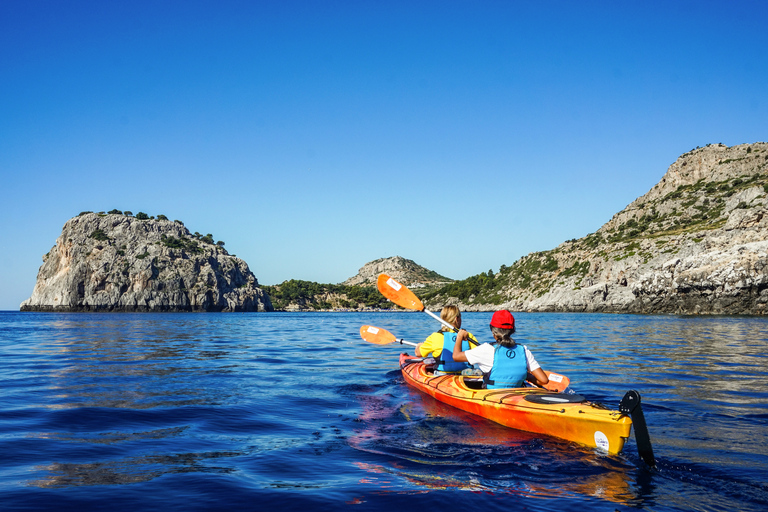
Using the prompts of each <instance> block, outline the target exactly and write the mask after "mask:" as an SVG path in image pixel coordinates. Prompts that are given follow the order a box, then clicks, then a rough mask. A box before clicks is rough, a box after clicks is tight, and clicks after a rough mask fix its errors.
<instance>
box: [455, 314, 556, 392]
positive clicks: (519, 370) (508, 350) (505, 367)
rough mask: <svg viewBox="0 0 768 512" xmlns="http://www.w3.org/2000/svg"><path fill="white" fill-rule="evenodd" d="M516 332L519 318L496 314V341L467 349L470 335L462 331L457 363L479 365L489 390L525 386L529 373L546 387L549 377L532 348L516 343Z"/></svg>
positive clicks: (457, 344) (493, 327)
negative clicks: (537, 360) (467, 339)
mask: <svg viewBox="0 0 768 512" xmlns="http://www.w3.org/2000/svg"><path fill="white" fill-rule="evenodd" d="M514 332H515V317H513V316H512V313H510V312H509V311H507V310H501V311H496V312H495V313H494V314H493V317H491V334H493V338H494V339H495V340H496V341H494V342H493V343H484V344H482V345H479V346H477V347H475V348H472V349H470V350H466V349H464V348H463V345H462V343H463V342H464V340H465V339H466V338H467V335H468V334H469V333H467V331H465V330H463V329H460V330H459V332H458V334H457V335H456V341H455V342H454V347H453V360H454V361H457V362H467V363H469V364H476V365H478V366H479V367H480V370H482V372H483V382H484V384H485V387H486V388H487V389H499V388H519V387H522V386H524V385H525V381H526V379H527V378H528V375H529V374H530V376H531V377H532V380H533V381H534V383H535V384H537V385H538V386H543V385H544V384H546V383H547V382H549V378H548V377H547V374H546V373H544V370H542V369H541V366H539V363H537V362H536V359H534V358H533V354H531V352H530V350H528V347H526V346H524V345H518V344H517V343H515V340H513V339H512V334H514Z"/></svg>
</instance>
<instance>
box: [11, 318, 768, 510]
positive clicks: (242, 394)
mask: <svg viewBox="0 0 768 512" xmlns="http://www.w3.org/2000/svg"><path fill="white" fill-rule="evenodd" d="M490 316H491V314H490V313H471V312H470V313H464V315H463V320H464V327H465V328H467V329H468V330H469V331H471V332H473V333H474V334H475V335H476V336H477V337H478V338H479V339H480V340H481V341H490V331H489V329H488V323H489V321H490ZM515 316H516V320H517V334H516V340H517V341H518V343H522V344H524V345H527V346H528V348H529V349H530V350H531V352H532V353H533V355H534V356H535V358H536V359H537V360H538V362H539V363H540V364H541V365H542V367H543V368H544V369H547V370H552V371H556V372H559V373H562V374H565V375H567V376H568V377H569V378H570V380H571V388H572V389H573V390H574V391H576V392H577V393H579V394H581V395H584V396H585V397H586V398H587V399H588V400H590V401H593V402H596V403H600V404H603V405H605V406H606V407H609V408H613V409H616V408H617V407H618V403H619V401H620V399H621V398H622V396H623V395H624V394H625V393H626V392H627V391H629V390H636V391H637V392H639V393H640V395H641V397H642V408H643V412H644V415H645V419H646V422H647V424H648V430H649V433H650V437H651V442H652V443H653V450H654V453H655V456H656V467H655V468H651V467H649V466H647V465H646V464H645V463H644V462H643V461H642V460H641V458H640V457H639V455H638V451H637V445H636V441H635V439H634V437H631V438H630V439H629V441H628V442H627V444H626V446H625V448H624V451H623V452H622V453H621V454H619V455H608V454H606V453H604V452H600V451H598V450H595V449H590V448H587V447H584V446H580V445H576V444H573V443H570V442H567V441H563V440H560V439H557V438H553V437H549V436H547V435H542V434H532V433H528V432H522V431H517V430H513V429H509V428H505V427H502V426H501V425H498V424H495V423H492V422H490V421H487V420H484V419H482V418H478V417H475V416H472V415H470V414H468V413H464V412H461V411H458V410H456V409H453V408H451V407H449V406H447V405H444V404H442V403H439V402H436V401H435V400H434V399H432V398H430V397H428V396H426V395H423V394H421V393H419V392H418V391H416V390H414V389H412V388H410V387H409V386H407V385H406V384H405V382H404V380H403V378H402V376H401V373H400V371H399V368H398V355H399V354H400V353H401V352H404V351H409V352H410V351H412V347H409V346H406V345H401V344H399V343H393V344H390V345H383V346H379V345H372V344H370V343H367V342H365V341H364V340H363V339H362V338H361V337H360V327H361V326H362V325H364V324H365V325H374V326H377V327H380V328H384V329H386V330H388V331H390V332H392V333H393V334H394V335H395V336H397V337H398V338H402V339H405V340H407V341H413V342H419V341H423V340H424V338H426V336H427V335H429V334H430V333H432V332H434V331H436V330H437V329H438V328H439V325H438V324H437V322H435V320H434V319H432V318H431V317H430V316H428V315H426V314H424V313H419V312H402V311H400V312H371V313H331V312H317V313H175V314H152V313H144V314H128V313H124V314H112V313H103V314H90V313H75V314H50V313H21V312H1V313H0V510H2V511H11V510H13V511H16V510H19V511H39V510H45V511H47V510H51V511H54V510H55V511H62V510H64V511H66V510H77V511H90V510H105V511H109V512H119V511H154V510H157V511H166V512H169V511H199V510H200V511H202V510H222V511H223V510H227V511H230V510H268V511H281V512H282V511H294V510H295V511H302V512H306V511H314V510H349V511H367V510H375V511H379V510H381V511H388V512H392V511H406V510H420V511H437V510H439V511H441V512H442V511H452V510H461V511H468V510H472V511H483V512H488V511H495V510H500V511H501V510H504V511H509V510H515V511H569V510H578V511H581V512H583V511H586V510H589V511H610V512H614V511H635V510H652V511H728V512H732V511H734V510H768V483H766V482H768V357H767V356H766V349H767V348H768V319H766V318H745V317H682V316H637V315H606V314H555V313H551V314H550V313H519V314H516V315H515Z"/></svg>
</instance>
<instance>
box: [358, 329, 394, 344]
mask: <svg viewBox="0 0 768 512" xmlns="http://www.w3.org/2000/svg"><path fill="white" fill-rule="evenodd" d="M360 336H361V337H362V338H363V339H364V340H365V341H367V342H368V343H375V344H376V345H387V344H389V343H392V342H394V341H397V338H395V335H394V334H392V333H391V332H389V331H388V330H386V329H381V328H379V327H374V326H372V325H364V326H362V327H360Z"/></svg>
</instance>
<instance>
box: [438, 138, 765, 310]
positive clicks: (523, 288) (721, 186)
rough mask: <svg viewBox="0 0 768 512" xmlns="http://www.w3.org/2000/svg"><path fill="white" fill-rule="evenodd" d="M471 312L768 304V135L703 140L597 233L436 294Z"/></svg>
mask: <svg viewBox="0 0 768 512" xmlns="http://www.w3.org/2000/svg"><path fill="white" fill-rule="evenodd" d="M424 300H425V303H426V304H427V306H428V307H431V308H438V307H440V306H442V305H444V304H447V303H455V304H458V305H459V306H460V307H461V308H462V309H465V310H476V311H479V310H491V309H497V308H501V307H503V308H508V309H511V310H516V311H590V312H615V313H674V314H740V315H765V314H766V313H767V312H768V143H755V144H742V145H739V146H733V147H727V146H724V145H722V144H714V145H709V146H706V147H704V148H696V149H694V150H692V151H690V152H688V153H685V154H684V155H682V156H681V157H680V158H678V159H677V161H675V162H674V163H673V164H672V165H671V166H670V167H669V169H668V170H667V172H666V174H664V176H663V177H662V179H661V181H659V183H658V184H657V185H655V186H654V187H653V188H652V189H651V190H650V191H649V192H648V193H646V194H645V195H643V196H642V197H640V198H638V199H636V200H635V201H633V202H632V203H631V204H630V205H628V206H627V207H626V208H625V209H624V210H622V211H621V212H619V213H617V214H616V215H614V216H613V218H612V219H611V220H610V221H608V222H607V223H606V224H605V225H603V226H602V227H601V228H600V229H598V230H597V231H596V232H594V233H592V234H590V235H588V236H586V237H584V238H580V239H578V240H577V239H574V240H569V241H567V242H564V243H563V244H561V245H560V246H558V247H557V248H555V249H552V250H550V251H543V252H537V253H532V254H528V255H527V256H524V257H523V258H521V259H520V260H518V261H517V262H515V263H514V264H512V265H510V266H508V267H507V266H505V265H502V267H501V269H500V271H499V272H498V273H495V274H491V273H489V274H479V275H477V276H473V277H470V278H468V279H466V280H464V281H459V282H456V283H453V284H451V285H448V286H446V287H444V288H443V289H441V290H439V291H436V292H432V293H430V294H428V296H427V297H425V298H424Z"/></svg>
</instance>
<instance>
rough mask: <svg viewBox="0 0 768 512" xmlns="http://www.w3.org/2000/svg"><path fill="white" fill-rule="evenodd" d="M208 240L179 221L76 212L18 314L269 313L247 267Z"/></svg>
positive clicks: (264, 296)
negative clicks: (78, 213) (114, 312)
mask: <svg viewBox="0 0 768 512" xmlns="http://www.w3.org/2000/svg"><path fill="white" fill-rule="evenodd" d="M137 217H138V215H137ZM212 242H213V241H212V240H211V239H209V237H199V236H193V235H192V234H191V233H190V232H189V230H187V228H185V227H184V225H183V224H181V223H180V222H178V221H169V220H154V219H148V218H147V219H143V220H142V219H139V218H136V217H132V216H129V215H123V214H103V213H102V214H97V213H85V214H81V215H79V216H77V217H75V218H73V219H70V220H69V221H68V222H67V223H66V224H65V225H64V229H63V230H62V233H61V236H60V237H59V238H58V239H57V240H56V245H55V246H54V247H53V248H52V249H51V251H50V252H49V253H48V254H46V255H45V256H44V257H43V265H42V266H41V267H40V270H39V272H38V275H37V283H36V284H35V288H34V291H33V292H32V296H31V297H30V298H29V299H27V300H26V301H24V302H23V303H22V304H21V310H22V311H271V310H272V304H271V302H270V299H269V296H268V295H267V294H265V293H264V292H263V291H262V290H261V289H260V288H259V283H258V281H257V280H256V278H255V277H254V275H253V273H251V271H250V269H249V268H248V265H247V264H246V263H245V262H244V261H243V260H240V259H238V258H236V257H234V256H231V255H229V254H228V253H227V251H226V250H225V249H224V248H223V247H221V246H219V245H216V244H213V243H212Z"/></svg>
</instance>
